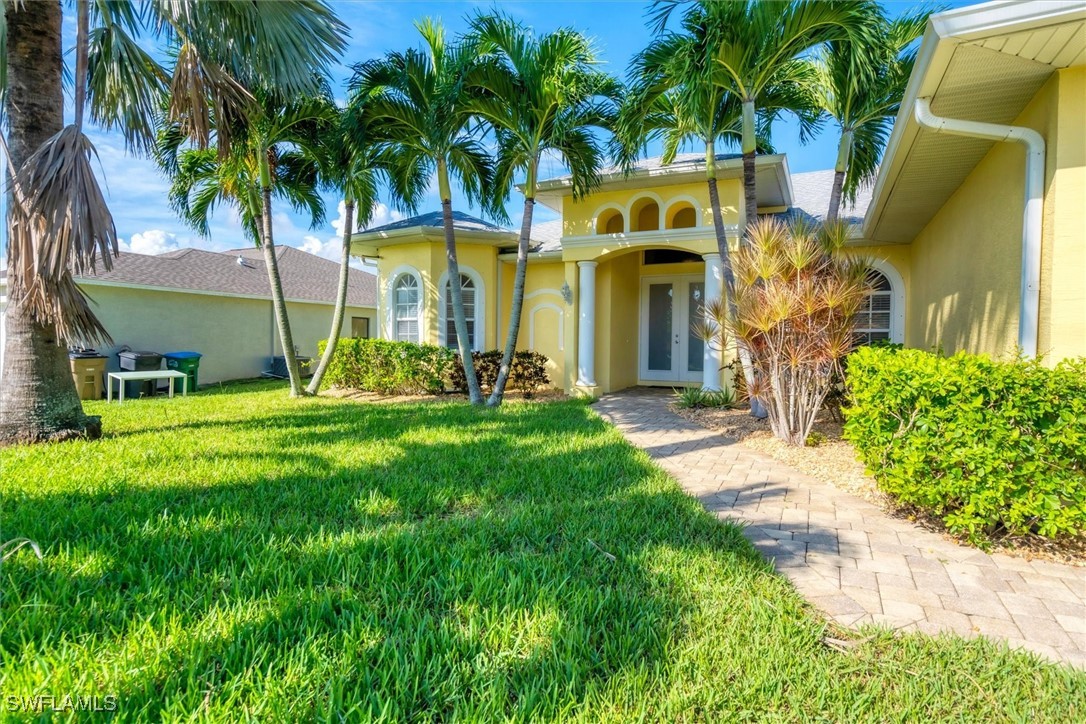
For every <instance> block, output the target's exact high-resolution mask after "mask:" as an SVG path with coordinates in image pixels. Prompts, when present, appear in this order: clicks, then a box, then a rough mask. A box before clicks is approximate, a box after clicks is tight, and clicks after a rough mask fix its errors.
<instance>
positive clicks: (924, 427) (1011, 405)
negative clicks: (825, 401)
mask: <svg viewBox="0 0 1086 724" xmlns="http://www.w3.org/2000/svg"><path fill="white" fill-rule="evenodd" d="M848 385H849V402H850V405H849V406H848V407H846V408H845V410H844V412H845V419H846V421H845V437H846V438H847V439H848V440H850V441H851V442H852V443H853V444H854V445H855V446H856V447H857V449H858V450H859V452H860V456H861V458H862V459H863V461H864V463H865V464H866V465H867V467H868V469H869V470H870V471H871V472H872V473H873V474H874V476H875V479H876V480H877V481H878V484H879V487H880V488H882V489H883V490H884V491H886V492H887V493H889V494H891V495H893V496H895V497H896V498H897V499H898V500H900V501H901V502H903V503H906V504H908V505H912V506H915V507H917V508H920V509H923V510H926V511H929V512H932V513H934V514H936V515H938V516H939V517H941V518H942V520H943V522H944V523H945V524H946V525H947V528H948V529H949V530H950V531H951V532H954V533H959V534H964V535H966V536H968V538H969V539H970V540H971V541H972V542H974V543H983V541H984V539H985V538H986V537H988V536H993V535H999V534H1007V533H1009V534H1013V535H1021V534H1026V533H1035V534H1038V535H1041V536H1044V537H1046V538H1060V537H1064V536H1071V535H1081V534H1083V533H1084V532H1086V359H1079V360H1068V361H1064V362H1061V363H1060V364H1059V365H1057V366H1056V367H1055V369H1049V368H1047V367H1044V366H1042V365H1041V364H1039V363H1038V362H1036V361H1026V360H1017V361H1013V362H995V361H992V360H991V359H990V358H988V357H987V356H981V355H970V354H964V353H958V354H956V355H954V356H952V357H941V356H937V355H934V354H930V353H928V352H922V351H920V350H915V349H888V348H882V349H879V348H874V347H868V348H861V349H859V350H857V351H856V352H854V353H852V355H851V356H850V357H849V363H848Z"/></svg>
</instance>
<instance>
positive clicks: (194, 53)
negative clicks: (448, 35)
mask: <svg viewBox="0 0 1086 724" xmlns="http://www.w3.org/2000/svg"><path fill="white" fill-rule="evenodd" d="M74 5H75V8H76V13H77V23H76V24H77V28H76V52H75V60H76V68H75V73H74V74H73V76H72V77H73V81H74V98H75V103H74V107H73V110H74V112H75V113H74V116H75V120H74V123H72V124H71V125H70V126H67V127H65V126H64V125H63V117H64V96H63V92H62V88H63V84H62V78H63V75H64V65H63V63H64V59H63V53H62V48H61V26H62V20H63V17H62V11H61V7H60V4H59V3H57V2H33V3H28V2H24V3H6V4H5V22H4V23H3V24H2V26H0V32H2V37H0V40H2V45H3V47H4V49H5V53H4V54H3V57H2V58H0V64H2V65H0V78H5V79H6V81H7V82H6V83H5V84H4V85H3V89H2V92H3V101H4V110H5V114H6V120H7V131H8V132H7V136H6V139H5V141H6V144H7V146H8V149H7V150H8V158H9V160H10V164H11V167H10V171H11V172H12V175H13V183H12V187H11V188H12V193H11V197H10V198H11V201H12V203H11V212H10V214H9V218H8V224H9V236H8V238H9V246H8V289H9V303H8V308H7V318H6V337H7V348H6V350H5V355H4V369H3V375H2V380H0V444H10V443H13V442H35V441H41V440H57V439H65V438H70V437H76V436H91V437H93V436H96V435H97V434H98V433H99V432H100V424H99V421H98V420H97V419H96V418H90V417H88V416H87V415H85V414H84V413H83V409H82V406H81V404H80V402H79V399H78V395H77V394H76V389H75V384H74V382H73V381H72V379H71V375H70V373H69V371H68V361H67V359H66V354H65V353H64V346H65V344H66V343H69V342H78V341H94V340H104V339H106V338H108V334H107V333H106V331H105V330H104V329H103V328H102V325H101V323H100V322H98V320H97V319H96V318H95V316H94V314H93V313H92V311H91V309H90V306H89V305H88V303H87V300H86V298H85V297H84V296H83V294H82V292H81V291H80V290H79V288H78V286H76V284H75V281H74V275H77V274H81V273H84V272H87V271H94V269H95V268H96V264H97V263H101V264H102V265H103V266H104V267H105V268H106V269H109V268H110V267H111V264H112V262H111V257H112V255H114V254H116V253H117V238H116V232H115V229H114V226H113V220H112V217H111V216H110V214H109V210H108V208H107V207H106V204H105V200H104V197H103V196H102V193H101V190H100V188H99V186H98V184H97V182H96V181H95V178H94V174H93V169H92V168H91V156H92V154H93V153H94V147H93V145H92V144H91V143H90V141H89V139H87V137H86V135H85V134H84V133H83V121H84V114H85V113H86V112H89V114H90V117H91V118H92V119H93V120H94V121H96V122H97V123H99V124H101V125H102V126H104V127H106V128H115V129H119V130H120V131H121V132H122V133H123V134H124V135H125V138H126V141H127V143H128V145H129V147H130V148H131V149H132V150H135V151H147V150H148V149H149V148H151V147H152V146H153V144H154V135H155V130H156V125H157V121H158V117H159V111H160V105H159V101H158V99H159V97H160V96H161V95H162V94H163V93H165V92H167V91H168V110H167V116H168V117H170V118H172V119H173V120H175V121H177V122H178V123H179V124H180V126H181V128H182V129H183V132H184V133H185V134H186V135H187V136H189V137H191V138H192V139H193V140H194V141H195V142H196V143H197V144H200V145H201V146H206V145H207V144H208V142H209V140H210V128H211V119H212V118H228V117H231V116H232V115H235V114H237V113H238V112H239V111H240V110H241V109H242V108H243V107H244V105H245V104H246V103H247V102H248V100H249V99H250V98H251V96H250V94H249V93H248V91H247V89H248V88H250V87H253V86H254V85H255V84H256V81H258V80H259V82H261V83H265V84H268V85H270V86H272V87H276V88H279V89H281V90H283V91H284V92H290V93H305V92H310V91H312V90H313V89H314V88H315V87H316V82H317V81H318V80H319V77H320V75H321V74H323V73H324V71H325V70H326V69H327V67H328V64H329V63H330V62H332V61H333V60H335V58H336V57H337V56H338V54H339V52H341V50H342V48H343V44H344V42H343V36H344V34H345V31H346V28H345V27H344V26H343V25H342V23H340V22H339V21H338V20H337V19H336V18H335V15H334V14H333V13H332V12H331V10H330V9H329V8H328V6H327V5H326V4H325V3H324V2H321V0H284V1H283V2H277V3H273V4H268V5H262V6H257V5H256V4H255V3H252V2H250V1H249V0H227V1H225V2H217V3H202V2H196V1H195V0H180V1H179V2H171V3H161V2H150V1H148V2H142V3H124V2H111V3H105V2H95V3H93V4H92V3H90V2H89V1H88V0H77V2H76V3H74ZM140 36H153V37H157V38H159V39H162V40H165V41H166V42H167V43H168V44H170V45H171V46H174V47H176V48H178V52H177V53H176V55H175V56H173V57H174V62H173V63H172V66H171V67H169V68H167V67H163V66H162V65H161V64H159V63H158V62H157V61H156V60H155V59H154V58H152V57H151V55H150V54H149V53H148V52H146V51H145V50H144V49H143V48H142V47H141V45H140V43H139V38H140ZM218 145H219V147H220V148H222V149H224V150H225V149H227V148H228V146H229V138H219V139H218Z"/></svg>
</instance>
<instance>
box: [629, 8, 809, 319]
mask: <svg viewBox="0 0 1086 724" xmlns="http://www.w3.org/2000/svg"><path fill="white" fill-rule="evenodd" d="M684 25H685V23H684ZM716 45H717V43H716V42H715V40H714V38H713V27H712V26H708V25H705V24H689V25H687V26H686V27H684V32H681V33H680V32H670V31H666V30H665V31H662V32H661V34H660V35H659V36H658V37H656V38H655V39H654V40H653V41H652V42H651V43H650V44H649V46H648V47H646V48H645V49H644V50H643V51H641V52H640V53H638V55H637V56H636V57H635V58H634V61H633V64H632V66H631V69H630V80H629V91H628V93H627V95H626V99H625V102H624V103H623V106H622V110H621V112H620V114H619V122H618V129H619V134H618V135H619V139H620V141H621V144H620V147H619V152H620V154H621V156H622V159H623V162H624V165H626V166H627V167H629V166H631V165H632V163H633V161H634V159H635V158H636V157H637V155H639V153H640V151H641V150H642V149H643V148H644V147H645V146H647V145H648V143H650V142H652V141H662V143H663V155H662V158H661V163H663V164H664V165H667V164H670V163H671V162H672V161H674V160H675V156H676V155H677V154H678V152H679V150H680V149H681V148H683V147H684V146H686V145H688V144H701V145H703V146H704V147H705V180H706V185H707V186H708V190H709V205H710V206H711V207H712V213H713V231H714V233H715V235H716V243H717V250H718V252H719V253H720V260H721V271H722V275H723V277H724V279H723V281H724V289H725V292H726V297H727V303H728V304H729V305H731V307H732V311H733V312H734V296H735V274H734V272H733V270H732V261H731V254H730V251H729V248H728V238H727V231H726V229H725V226H724V216H723V213H722V211H721V208H720V192H719V190H718V187H717V149H718V148H719V147H720V146H738V145H740V143H741V141H742V123H741V117H742V107H741V103H740V101H739V98H738V96H736V95H735V94H734V93H730V92H729V91H728V90H726V89H725V83H726V78H725V77H724V72H723V68H722V67H721V66H720V65H719V64H717V63H716V62H715V48H716ZM772 90H773V91H774V93H773V95H772V96H770V95H769V94H767V95H766V99H767V102H766V103H763V105H762V107H761V108H760V112H759V121H760V123H759V124H758V127H757V128H756V131H757V133H756V141H757V143H758V148H759V150H763V151H766V150H771V146H770V144H769V131H770V125H771V123H772V121H773V119H774V117H775V113H776V112H777V111H779V110H781V109H782V107H788V106H789V105H791V102H792V100H793V99H792V98H791V97H790V95H789V94H788V91H789V90H790V89H789V88H787V87H785V88H784V89H777V88H774V89H772Z"/></svg>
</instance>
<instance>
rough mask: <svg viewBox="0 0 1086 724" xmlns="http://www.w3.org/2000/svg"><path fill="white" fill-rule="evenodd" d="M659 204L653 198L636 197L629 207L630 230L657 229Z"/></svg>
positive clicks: (658, 226) (658, 225) (658, 224)
mask: <svg viewBox="0 0 1086 724" xmlns="http://www.w3.org/2000/svg"><path fill="white" fill-rule="evenodd" d="M659 229H660V204H658V203H656V200H655V199H652V198H643V199H638V200H637V201H635V202H634V203H633V206H631V207H630V231H658V230H659Z"/></svg>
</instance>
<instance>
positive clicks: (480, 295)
mask: <svg viewBox="0 0 1086 724" xmlns="http://www.w3.org/2000/svg"><path fill="white" fill-rule="evenodd" d="M460 273H461V274H463V275H464V276H466V277H467V278H468V279H471V283H472V284H474V285H475V314H474V316H473V319H474V321H475V339H474V340H473V344H472V346H471V348H472V350H474V351H475V352H482V351H483V345H484V343H485V342H486V287H485V286H484V285H483V278H482V277H481V276H480V275H479V272H477V271H475V270H474V269H472V268H471V267H469V266H461V267H460ZM448 282H449V271H448V270H447V269H446V270H445V271H444V272H442V274H441V278H440V279H439V280H438V284H437V288H438V300H437V304H438V323H437V337H438V344H440V345H441V346H442V347H447V346H449V345H448V328H449V316H448V311H449V310H448V306H449V303H448V300H447V299H446V298H445V293H446V285H447V284H448Z"/></svg>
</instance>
